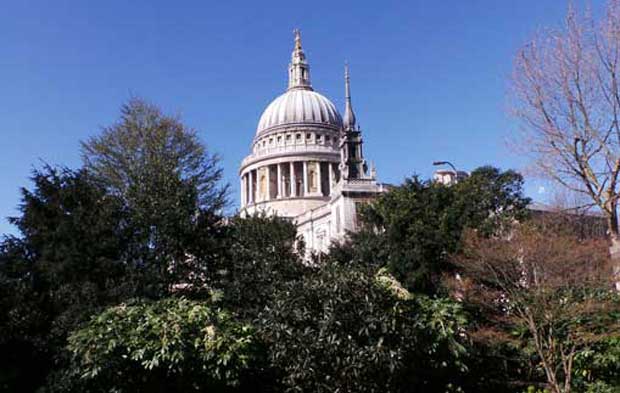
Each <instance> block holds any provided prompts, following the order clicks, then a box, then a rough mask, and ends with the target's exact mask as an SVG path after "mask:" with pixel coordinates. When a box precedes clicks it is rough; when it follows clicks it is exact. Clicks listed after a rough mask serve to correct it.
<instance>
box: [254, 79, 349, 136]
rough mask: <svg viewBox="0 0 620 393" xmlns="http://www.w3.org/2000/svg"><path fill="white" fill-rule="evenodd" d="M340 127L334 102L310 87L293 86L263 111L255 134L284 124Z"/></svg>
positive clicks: (338, 115) (339, 119) (339, 118)
mask: <svg viewBox="0 0 620 393" xmlns="http://www.w3.org/2000/svg"><path fill="white" fill-rule="evenodd" d="M300 124H303V125H316V126H319V127H327V128H334V129H336V130H338V129H340V128H341V127H342V118H341V117H340V114H339V113H338V110H337V109H336V107H335V106H334V104H333V103H332V102H331V101H330V100H328V99H327V98H326V97H324V96H322V95H321V94H319V93H317V92H315V91H313V90H311V88H293V89H289V90H288V91H287V92H286V93H284V94H282V95H281V96H279V97H278V98H276V99H275V100H273V102H272V103H271V104H269V106H267V109H265V112H263V115H262V116H261V118H260V120H259V122H258V127H257V129H256V134H257V135H260V134H261V133H263V132H266V131H268V130H270V129H272V128H275V127H278V126H284V125H300Z"/></svg>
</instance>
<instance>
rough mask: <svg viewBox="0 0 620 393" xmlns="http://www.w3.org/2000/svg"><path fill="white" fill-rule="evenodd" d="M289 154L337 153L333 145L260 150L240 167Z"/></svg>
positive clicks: (247, 158) (242, 162)
mask: <svg viewBox="0 0 620 393" xmlns="http://www.w3.org/2000/svg"><path fill="white" fill-rule="evenodd" d="M291 153H336V154H338V153H339V150H338V148H337V147H336V146H333V145H330V146H328V145H289V146H276V147H265V148H260V149H258V151H256V152H255V153H252V154H251V155H249V156H247V157H246V158H244V159H243V161H241V167H245V166H246V165H248V164H250V163H252V162H255V161H258V160H259V159H264V158H269V157H272V156H280V155H285V154H291Z"/></svg>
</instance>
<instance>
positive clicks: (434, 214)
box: [330, 167, 529, 293]
mask: <svg viewBox="0 0 620 393" xmlns="http://www.w3.org/2000/svg"><path fill="white" fill-rule="evenodd" d="M522 186H523V178H522V177H521V175H519V174H518V173H516V172H514V171H500V170H499V169H497V168H493V167H481V168H478V169H476V170H475V171H473V172H472V173H471V176H469V177H468V178H467V179H465V180H463V181H461V182H459V183H457V184H456V185H453V186H445V185H443V184H439V183H435V182H430V181H426V182H424V181H421V180H420V179H419V178H417V177H413V178H410V179H407V180H405V183H404V184H403V185H401V186H398V187H395V188H393V189H391V190H390V191H389V192H387V193H385V194H383V195H382V196H381V197H379V198H378V199H377V200H376V201H375V202H373V203H371V204H369V205H367V206H365V207H364V208H363V209H362V210H361V222H362V229H361V230H360V231H359V232H357V233H353V234H350V239H351V240H350V242H349V243H346V244H345V245H344V246H342V245H336V246H335V247H332V250H331V251H330V253H333V254H334V256H333V257H332V259H333V258H344V260H342V261H341V262H344V263H349V262H350V261H353V263H354V264H358V265H359V264H363V265H369V264H370V265H375V266H379V267H380V266H387V267H388V269H389V270H390V272H392V273H393V274H394V275H395V276H396V278H397V279H398V280H400V281H401V282H402V283H403V285H404V286H405V287H406V288H407V289H409V290H413V291H419V292H425V293H435V292H436V291H437V290H438V289H439V288H438V286H439V283H440V280H439V278H440V276H441V274H442V272H445V271H449V270H450V269H451V266H450V261H449V258H448V256H449V255H450V254H451V253H454V252H456V251H457V250H458V248H459V245H460V239H461V235H462V233H463V230H464V229H465V228H475V229H478V230H479V231H481V232H484V233H485V234H491V233H494V232H497V231H502V230H504V229H505V228H506V227H507V226H509V225H510V224H511V223H512V222H514V221H515V220H521V219H523V218H524V217H525V216H526V214H527V213H526V207H527V205H528V204H529V199H528V198H526V197H525V196H524V195H523V191H522Z"/></svg>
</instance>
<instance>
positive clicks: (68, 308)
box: [0, 166, 136, 391]
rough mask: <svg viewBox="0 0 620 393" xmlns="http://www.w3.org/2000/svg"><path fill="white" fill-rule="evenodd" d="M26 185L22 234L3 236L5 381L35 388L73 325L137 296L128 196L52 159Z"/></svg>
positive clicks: (0, 325) (1, 348)
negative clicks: (129, 257)
mask: <svg viewBox="0 0 620 393" xmlns="http://www.w3.org/2000/svg"><path fill="white" fill-rule="evenodd" d="M32 182H33V183H34V187H33V190H27V189H25V188H24V189H22V190H21V193H22V203H21V205H20V212H21V215H20V216H19V217H14V218H11V219H10V221H11V222H12V223H13V224H14V225H16V226H17V228H18V229H19V231H20V233H21V236H20V237H8V238H5V239H4V240H3V241H2V242H1V243H0V283H1V284H0V290H1V291H2V296H1V300H0V305H1V306H0V308H1V309H0V352H1V353H3V354H4V355H3V356H2V357H1V358H0V362H1V363H0V364H1V367H0V370H2V371H0V381H2V380H4V383H3V385H4V386H5V387H6V388H7V390H20V391H34V390H35V389H36V388H38V387H39V386H40V385H41V384H43V380H44V379H45V377H46V375H47V373H48V372H49V371H50V369H51V367H52V365H53V364H54V363H58V362H60V361H61V360H60V359H59V357H60V354H61V349H62V347H63V346H64V343H65V339H66V335H67V332H68V331H70V330H72V329H74V328H75V327H77V326H78V325H79V324H80V323H81V322H83V321H85V320H86V319H87V318H88V317H89V316H90V314H91V313H93V312H96V311H98V310H99V309H100V308H101V307H105V306H107V305H110V304H113V303H115V302H117V301H119V300H120V299H124V298H128V297H133V296H135V294H136V286H135V285H134V282H133V281H132V279H131V275H130V273H129V271H128V269H127V266H126V264H125V263H124V256H125V252H126V250H127V233H126V228H125V222H126V220H125V212H124V210H123V207H122V203H121V202H120V201H119V200H118V198H115V197H113V196H110V195H108V194H107V193H106V191H105V189H104V188H103V187H102V186H101V185H100V184H98V183H97V182H96V181H95V180H94V179H93V178H92V177H91V176H90V175H89V174H88V173H87V172H86V171H84V170H79V171H71V170H69V169H62V168H60V169H57V168H52V167H49V166H46V167H44V168H43V169H41V170H37V171H35V172H34V174H33V176H32Z"/></svg>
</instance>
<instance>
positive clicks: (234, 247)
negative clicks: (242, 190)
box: [209, 214, 305, 318]
mask: <svg viewBox="0 0 620 393" xmlns="http://www.w3.org/2000/svg"><path fill="white" fill-rule="evenodd" d="M226 231H227V235H226V238H227V240H226V249H227V250H226V253H225V256H224V257H223V258H221V259H220V260H219V261H217V262H216V264H215V265H214V267H213V268H212V269H211V275H210V278H211V279H210V282H209V286H210V287H212V288H214V289H217V290H220V291H221V292H222V296H223V299H222V300H223V302H224V304H225V305H226V307H228V308H229V309H230V310H234V311H235V312H236V313H238V314H239V315H241V316H243V317H247V318H253V317H256V315H257V314H258V312H259V311H261V310H262V309H263V308H264V307H266V306H267V305H268V304H269V303H270V301H271V300H272V298H273V295H274V292H275V291H276V290H277V289H278V288H279V287H281V286H282V285H284V284H285V283H286V282H289V281H293V280H297V279H299V278H300V277H301V276H302V275H303V274H304V271H305V268H304V266H303V263H302V260H301V258H300V255H303V252H302V251H300V250H298V249H297V248H298V247H299V244H298V241H297V228H296V227H295V225H294V224H293V223H292V222H290V221H288V220H285V219H283V218H279V217H277V216H267V215H264V214H257V215H253V216H249V217H245V218H242V217H238V216H237V217H233V218H232V219H231V220H230V221H229V222H228V225H227V226H226Z"/></svg>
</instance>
